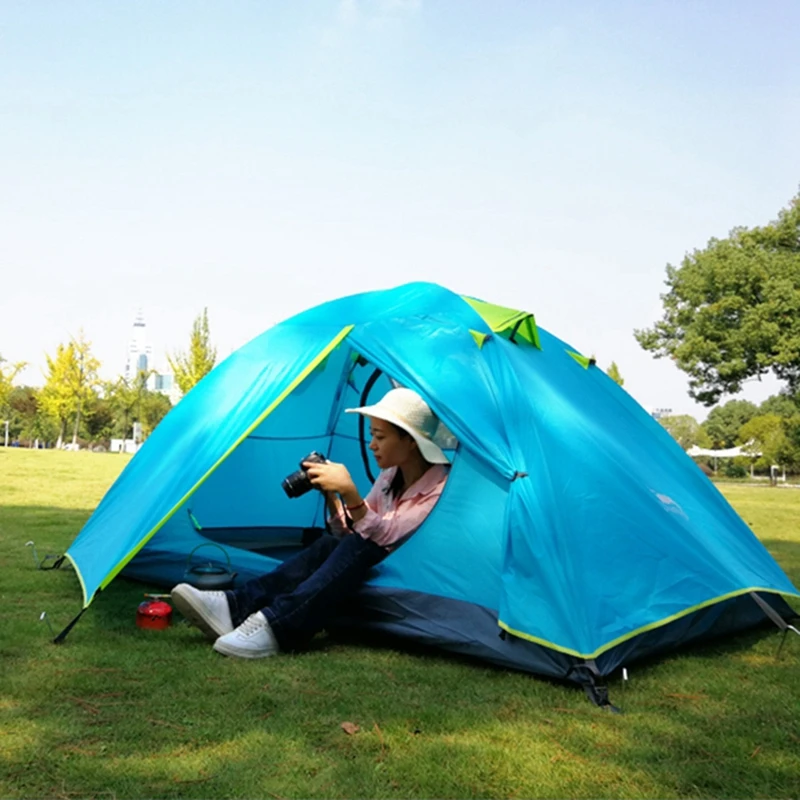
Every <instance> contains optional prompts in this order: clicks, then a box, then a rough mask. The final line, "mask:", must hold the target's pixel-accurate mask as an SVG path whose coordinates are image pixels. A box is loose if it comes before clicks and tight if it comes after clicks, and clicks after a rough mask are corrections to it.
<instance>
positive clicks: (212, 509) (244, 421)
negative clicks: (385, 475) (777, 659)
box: [66, 283, 798, 680]
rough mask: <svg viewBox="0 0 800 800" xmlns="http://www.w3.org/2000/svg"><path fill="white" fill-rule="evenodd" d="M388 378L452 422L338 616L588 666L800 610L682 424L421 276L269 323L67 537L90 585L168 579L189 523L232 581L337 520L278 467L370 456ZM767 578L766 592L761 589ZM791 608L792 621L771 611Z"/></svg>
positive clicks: (265, 566) (87, 596) (562, 666)
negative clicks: (445, 443) (364, 428)
mask: <svg viewBox="0 0 800 800" xmlns="http://www.w3.org/2000/svg"><path fill="white" fill-rule="evenodd" d="M392 381H394V382H396V383H397V384H400V385H404V386H407V387H410V388H412V389H415V390H416V391H417V392H419V393H420V394H421V395H422V396H423V397H424V398H425V399H426V400H427V401H428V403H429V404H430V405H431V407H432V408H433V409H434V410H435V411H436V413H437V414H438V415H439V417H440V418H441V419H442V421H443V422H444V423H446V425H447V427H448V428H449V430H450V431H451V432H452V433H453V435H454V436H455V437H456V439H457V442H458V446H457V448H456V449H455V450H454V451H453V452H452V456H453V459H452V460H453V467H452V471H451V475H450V478H449V480H448V482H447V485H446V488H445V491H444V493H443V495H442V497H441V499H440V501H439V503H438V504H437V506H436V507H435V509H434V510H433V512H432V513H431V515H430V516H429V518H428V519H427V520H426V522H425V523H424V525H423V527H422V528H420V530H419V531H418V532H417V533H416V534H415V535H414V536H413V537H412V538H411V539H410V540H409V541H408V542H407V543H406V544H405V545H403V546H402V547H401V548H400V549H399V550H397V551H396V552H395V553H393V554H392V555H390V556H389V557H388V558H387V559H386V560H385V561H384V562H382V563H381V564H380V565H379V566H378V567H376V568H375V570H374V572H373V573H372V576H371V578H370V580H369V581H368V582H367V584H366V585H365V586H364V587H363V589H362V591H361V592H360V594H359V596H358V598H357V601H358V602H357V604H355V605H354V607H353V608H352V609H350V610H349V611H348V612H347V613H345V614H343V617H342V623H343V624H345V623H353V624H359V625H362V626H365V627H367V628H371V629H375V630H382V631H389V632H391V633H394V634H397V635H399V636H403V637H407V638H409V639H413V640H417V641H421V642H426V643H432V644H435V645H438V646H441V647H444V648H446V649H449V650H452V651H457V652H460V653H464V654H470V655H474V656H477V657H480V658H484V659H487V660H489V661H492V662H495V663H500V664H504V665H509V666H513V667H516V668H521V669H525V670H529V671H532V672H537V673H541V674H546V675H552V676H557V677H562V678H564V677H572V678H576V679H577V680H583V677H585V674H586V673H587V672H591V673H592V674H594V675H605V674H608V673H609V672H611V671H612V670H614V669H615V668H616V667H618V666H619V665H621V664H625V663H629V662H630V661H631V660H632V659H634V658H637V657H640V656H643V655H645V654H650V653H653V652H655V651H659V650H664V649H669V648H673V647H675V646H677V645H680V644H683V643H685V642H688V641H692V640H696V639H702V638H708V637H710V636H714V635H719V634H722V633H726V632H730V631H733V630H738V629H741V628H744V627H746V626H750V625H753V624H756V623H757V622H759V621H762V620H763V619H764V618H765V613H766V614H769V615H771V616H772V617H773V618H775V616H776V612H777V616H779V617H782V618H788V617H790V616H791V615H792V612H791V609H790V608H789V607H788V606H787V605H786V603H785V602H784V601H783V600H782V599H781V597H780V594H781V593H783V594H786V595H794V596H798V592H797V589H796V588H795V587H794V586H793V585H792V583H791V582H790V581H789V579H788V578H787V576H786V575H785V574H784V573H783V571H782V570H781V569H780V567H779V566H778V565H777V563H776V562H775V561H774V560H773V559H772V557H771V556H770V555H769V553H768V552H767V551H766V549H765V548H764V547H763V546H762V545H761V543H760V542H759V541H758V540H757V539H756V537H755V536H754V535H753V534H752V532H751V531H750V530H749V529H748V527H747V525H746V524H745V523H744V522H743V521H742V520H741V519H740V517H739V516H738V515H737V514H736V512H735V511H734V510H733V509H732V508H731V506H730V505H729V504H728V503H727V502H726V500H725V499H724V498H723V497H722V495H721V494H720V493H719V492H718V491H717V489H716V488H715V487H714V486H713V484H712V483H711V482H710V481H709V480H708V479H707V478H706V477H705V476H704V475H703V473H702V472H701V471H700V470H699V469H698V468H697V467H696V466H695V464H694V463H693V462H692V460H691V459H690V458H689V457H688V456H687V455H685V453H684V452H683V451H682V450H681V448H680V447H679V446H678V445H677V444H676V443H675V442H674V441H673V439H672V438H671V437H670V435H669V434H668V433H667V432H666V431H665V430H664V429H663V428H662V427H661V426H660V425H659V424H658V423H657V422H656V421H655V420H653V419H652V418H651V417H650V416H649V415H648V414H647V413H646V412H645V411H644V410H643V409H642V408H641V407H640V406H639V405H637V403H636V402H635V401H634V400H633V399H632V398H631V397H630V396H629V395H628V394H627V393H626V392H625V391H624V390H623V389H621V388H620V387H619V386H617V384H616V383H614V381H612V380H611V379H610V378H608V377H607V376H606V375H605V374H604V373H603V372H602V371H601V370H600V369H598V368H597V367H596V366H595V365H594V363H593V361H592V360H591V359H587V358H585V357H583V356H581V355H580V354H578V353H576V352H575V351H573V350H572V348H570V347H569V346H567V345H566V344H565V343H564V342H562V341H560V340H559V339H557V338H556V337H555V336H552V335H550V334H549V333H547V332H546V331H544V330H542V329H541V328H538V327H537V326H536V323H535V320H534V318H533V316H532V315H531V314H528V313H525V312H521V311H516V310H513V309H507V308H501V307H498V306H494V305H491V304H489V303H485V302H482V301H479V300H475V299H473V298H468V297H461V296H459V295H456V294H454V293H452V292H450V291H448V290H446V289H444V288H442V287H439V286H436V285H433V284H427V283H413V284H408V285H405V286H400V287H398V288H396V289H392V290H387V291H377V292H369V293H365V294H359V295H355V296H351V297H344V298H341V299H339V300H335V301H332V302H329V303H325V304H323V305H321V306H318V307H315V308H312V309H310V310H308V311H305V312H304V313H301V314H299V315H297V316H295V317H292V318H291V319H289V320H287V321H285V322H282V323H280V324H279V325H276V326H275V327H273V328H271V329H270V330H268V331H267V332H265V333H264V334H262V335H261V336H259V337H257V338H256V339H254V340H253V341H251V342H250V343H249V344H247V345H245V346H244V347H242V348H241V349H239V350H238V351H236V352H235V353H233V354H232V355H231V356H230V357H229V358H227V359H226V360H225V361H224V362H222V363H221V364H220V365H219V366H217V367H216V368H215V369H214V370H213V371H212V372H211V373H210V374H209V375H207V376H206V377H205V378H204V379H203V380H202V381H201V382H200V383H199V384H198V385H197V386H196V387H195V388H194V389H193V390H192V391H191V392H190V393H189V394H188V395H187V396H186V397H185V398H184V399H183V400H182V401H181V402H180V403H179V404H178V405H177V406H176V407H175V408H174V409H173V410H172V411H171V412H170V413H169V414H168V416H167V417H166V418H165V419H164V420H163V421H162V423H161V424H160V425H159V426H158V428H157V429H156V430H155V431H154V432H153V434H152V435H151V436H150V438H149V439H148V440H147V441H146V442H145V444H144V446H143V447H142V448H141V449H140V451H139V452H138V453H137V454H136V456H135V457H134V458H133V459H132V460H131V462H130V463H129V464H128V466H127V468H126V469H125V470H124V472H123V473H122V474H121V475H120V477H119V478H118V479H117V481H116V482H115V483H114V485H113V486H112V487H111V489H110V490H109V491H108V493H107V494H106V496H105V497H104V498H103V500H102V502H101V503H100V505H99V506H98V508H97V510H96V511H95V512H94V514H93V515H92V517H91V518H90V519H89V521H88V522H87V523H86V525H85V527H84V528H83V530H82V531H81V532H80V534H79V535H78V537H77V538H76V539H75V541H74V542H73V544H72V545H71V547H70V548H69V551H68V552H67V553H66V557H67V558H68V559H69V560H70V562H71V563H72V565H73V566H74V568H75V570H76V571H77V574H78V575H79V577H80V581H81V586H82V589H83V600H84V608H85V607H86V606H88V605H89V604H90V602H91V601H92V600H93V598H94V597H95V596H96V595H97V593H98V592H99V591H100V590H102V589H103V588H104V587H106V586H108V584H109V583H110V582H111V581H112V580H113V579H114V577H115V576H116V575H117V574H118V573H120V572H123V574H126V575H129V576H131V577H134V578H137V579H141V580H144V581H149V582H152V583H157V584H160V585H163V586H165V587H169V586H172V585H174V584H175V583H178V582H179V581H180V580H181V579H182V577H183V574H184V571H185V569H186V565H187V557H188V556H189V554H190V553H191V552H192V551H193V549H194V548H196V547H197V546H198V545H201V544H206V545H209V544H210V543H211V542H216V543H218V544H220V545H222V548H223V549H224V553H222V552H220V551H219V549H218V548H214V547H211V546H207V547H206V548H204V549H202V550H201V551H199V553H198V554H197V556H198V558H199V556H200V554H203V560H207V559H208V558H210V559H211V560H216V561H218V562H220V563H223V564H224V563H225V562H226V560H227V559H229V560H230V563H231V565H232V567H233V568H234V569H235V570H236V571H237V572H238V576H239V578H238V579H239V580H245V579H247V578H250V577H252V576H255V575H258V574H261V573H263V572H266V571H269V570H270V568H273V567H274V566H275V565H276V564H277V563H278V561H277V559H281V558H284V557H285V556H286V555H287V554H288V553H291V552H293V551H294V550H295V549H296V548H297V547H299V545H300V540H301V535H302V532H303V530H304V529H306V528H309V527H314V526H320V525H322V524H324V517H323V508H322V502H321V498H320V496H319V494H318V493H317V492H311V493H309V494H308V495H305V496H304V497H302V498H300V499H295V500H289V499H287V498H286V496H285V495H284V493H283V491H282V490H281V479H282V478H284V477H285V476H286V475H287V474H288V473H290V472H292V471H294V470H296V469H297V467H298V462H299V461H300V459H301V458H302V457H303V456H304V455H305V454H306V453H308V452H310V451H311V450H318V451H321V452H323V453H325V454H327V455H328V457H329V458H331V459H333V460H336V461H341V462H344V463H346V464H347V465H348V466H349V467H350V469H351V472H352V474H353V477H354V479H355V480H356V482H357V483H358V484H359V488H360V490H361V491H362V492H366V490H367V489H368V487H369V485H370V475H369V473H370V472H376V468H375V466H374V464H372V463H370V462H369V460H368V459H369V457H368V456H366V455H365V454H364V448H363V436H362V432H360V431H359V415H351V414H344V413H343V410H344V409H345V408H346V407H352V406H357V405H363V404H364V403H366V402H370V401H374V400H377V399H378V398H379V397H380V396H382V394H383V393H384V392H385V391H386V390H387V389H389V388H391V386H392V385H393V384H392ZM756 593H758V594H756ZM779 621H780V620H779Z"/></svg>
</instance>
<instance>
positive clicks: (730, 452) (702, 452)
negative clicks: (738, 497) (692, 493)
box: [686, 442, 786, 483]
mask: <svg viewBox="0 0 800 800" xmlns="http://www.w3.org/2000/svg"><path fill="white" fill-rule="evenodd" d="M686 453H687V455H690V456H692V458H696V457H697V456H710V457H711V458H713V459H714V472H716V471H717V459H718V458H736V457H737V456H747V457H748V458H752V459H753V460H752V462H750V477H751V478H752V477H754V474H753V465H754V464H755V460H756V459H757V458H761V453H760V452H758V450H754V449H753V442H748V443H747V444H743V445H742V446H741V447H728V448H726V449H724V450H709V449H707V448H705V447H698V446H697V445H695V446H694V447H690V448H689V449H688V450H687V451H686ZM781 470H783V475H782V476H781V477H778V472H779V471H781ZM769 476H770V479H771V480H772V482H773V483H775V482H777V481H783V482H784V483H786V467H780V466H778V465H777V464H772V465H771V466H770V468H769Z"/></svg>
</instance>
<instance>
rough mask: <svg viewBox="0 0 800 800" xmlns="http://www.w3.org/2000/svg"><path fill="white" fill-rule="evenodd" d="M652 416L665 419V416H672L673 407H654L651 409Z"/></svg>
mask: <svg viewBox="0 0 800 800" xmlns="http://www.w3.org/2000/svg"><path fill="white" fill-rule="evenodd" d="M650 416H651V417H652V418H653V419H664V417H671V416H672V409H671V408H654V409H652V410H651V411H650Z"/></svg>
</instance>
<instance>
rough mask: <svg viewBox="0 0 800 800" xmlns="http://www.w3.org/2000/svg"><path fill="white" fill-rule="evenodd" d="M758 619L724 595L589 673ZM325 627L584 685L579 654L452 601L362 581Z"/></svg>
mask: <svg viewBox="0 0 800 800" xmlns="http://www.w3.org/2000/svg"><path fill="white" fill-rule="evenodd" d="M759 596H760V597H761V598H762V599H763V600H764V601H765V602H767V603H768V604H769V606H770V607H771V608H772V609H774V611H775V612H776V613H777V614H778V615H779V616H780V617H781V618H783V619H784V620H788V619H792V618H793V617H796V616H797V614H796V613H795V612H794V611H793V610H792V608H791V607H790V606H789V605H788V604H787V603H786V601H784V600H783V598H781V597H780V596H778V595H774V594H769V593H760V594H759ZM763 623H767V624H769V625H773V624H774V623H772V622H771V621H770V620H769V619H768V617H767V616H766V615H765V613H764V612H763V611H762V610H761V609H760V608H759V607H758V605H756V603H755V602H754V600H753V599H752V598H751V597H750V596H749V595H741V596H739V597H734V598H730V599H728V600H723V601H722V602H720V603H716V604H715V605H712V606H708V607H706V608H702V609H699V610H698V611H694V612H692V613H691V614H687V615H686V616H685V617H681V618H680V619H677V620H674V621H673V622H670V623H668V624H666V625H663V626H661V627H659V628H655V629H653V630H650V631H646V632H645V633H642V634H640V635H638V636H634V637H633V638H632V639H629V640H627V641H625V642H623V643H622V644H619V645H617V646H616V647H613V648H612V649H611V650H607V651H606V652H605V653H603V654H602V655H600V656H598V657H597V658H596V659H595V661H594V664H593V670H594V671H595V672H596V674H597V676H607V675H610V674H611V673H613V672H614V671H615V670H616V669H618V668H620V667H623V666H628V665H630V664H632V663H634V662H636V661H641V660H643V659H647V658H649V657H652V656H655V655H658V654H662V653H665V652H668V651H672V650H675V649H677V648H679V647H683V646H685V645H689V644H700V643H703V642H707V641H711V640H712V639H717V638H721V637H725V636H729V635H732V634H734V633H737V632H740V631H744V630H747V629H749V628H753V627H756V626H758V625H761V624H763ZM331 627H332V628H334V629H335V628H337V627H338V628H353V627H357V628H359V629H361V630H367V631H374V632H378V633H385V634H390V635H392V636H397V637H401V638H404V639H406V640H411V641H413V642H416V643H418V644H422V645H428V646H432V647H436V648H440V649H443V650H447V651H449V652H453V653H458V654H460V655H464V656H468V657H474V658H477V659H481V660H483V661H489V662H491V663H493V664H497V665H499V666H503V667H510V668H512V669H518V670H522V671H524V672H531V673H535V674H537V675H542V676H547V677H551V678H556V679H559V680H569V681H575V682H577V683H584V680H583V677H582V676H581V672H580V670H578V669H576V668H579V667H581V666H582V665H584V664H586V661H585V660H584V659H582V658H578V657H576V656H572V655H567V654H566V653H561V652H559V651H557V650H553V649H551V648H548V647H545V646H543V645H540V644H537V643H535V642H530V641H527V640H525V639H520V638H517V637H515V636H512V635H510V634H508V635H504V633H503V632H502V630H501V629H500V628H499V627H498V625H497V614H496V612H494V611H491V610H489V609H486V608H482V607H480V606H476V605H474V604H472V603H466V602H463V601H460V600H450V599H447V598H442V597H434V596H432V595H426V594H421V593H419V592H411V591H407V590H399V589H384V588H378V587H373V586H365V587H363V588H362V589H361V591H360V592H359V593H358V595H357V596H356V597H355V598H354V601H353V602H352V603H350V604H349V607H348V609H346V610H345V611H344V613H343V614H342V615H340V616H339V617H338V618H337V621H336V625H335V626H331Z"/></svg>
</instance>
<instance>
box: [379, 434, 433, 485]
mask: <svg viewBox="0 0 800 800" xmlns="http://www.w3.org/2000/svg"><path fill="white" fill-rule="evenodd" d="M386 422H389V421H388V420H386ZM389 425H391V426H392V428H394V430H395V431H396V432H397V434H398V436H400V438H401V439H413V438H414V437H413V436H412V435H411V434H410V433H409V432H408V431H407V430H404V429H403V428H401V427H400V426H399V425H395V424H394V423H393V422H389ZM420 455H422V453H420ZM422 460H423V461H425V458H424V457H423V459H422ZM426 463H427V462H426ZM384 491H385V492H386V494H390V495H391V496H392V497H393V498H394V499H395V500H397V498H398V497H399V496H400V493H401V492H402V491H403V473H402V471H401V470H400V469H398V470H397V471H396V472H395V473H394V477H393V478H392V482H391V483H390V484H389V485H388V486H387V487H386V489H384Z"/></svg>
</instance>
